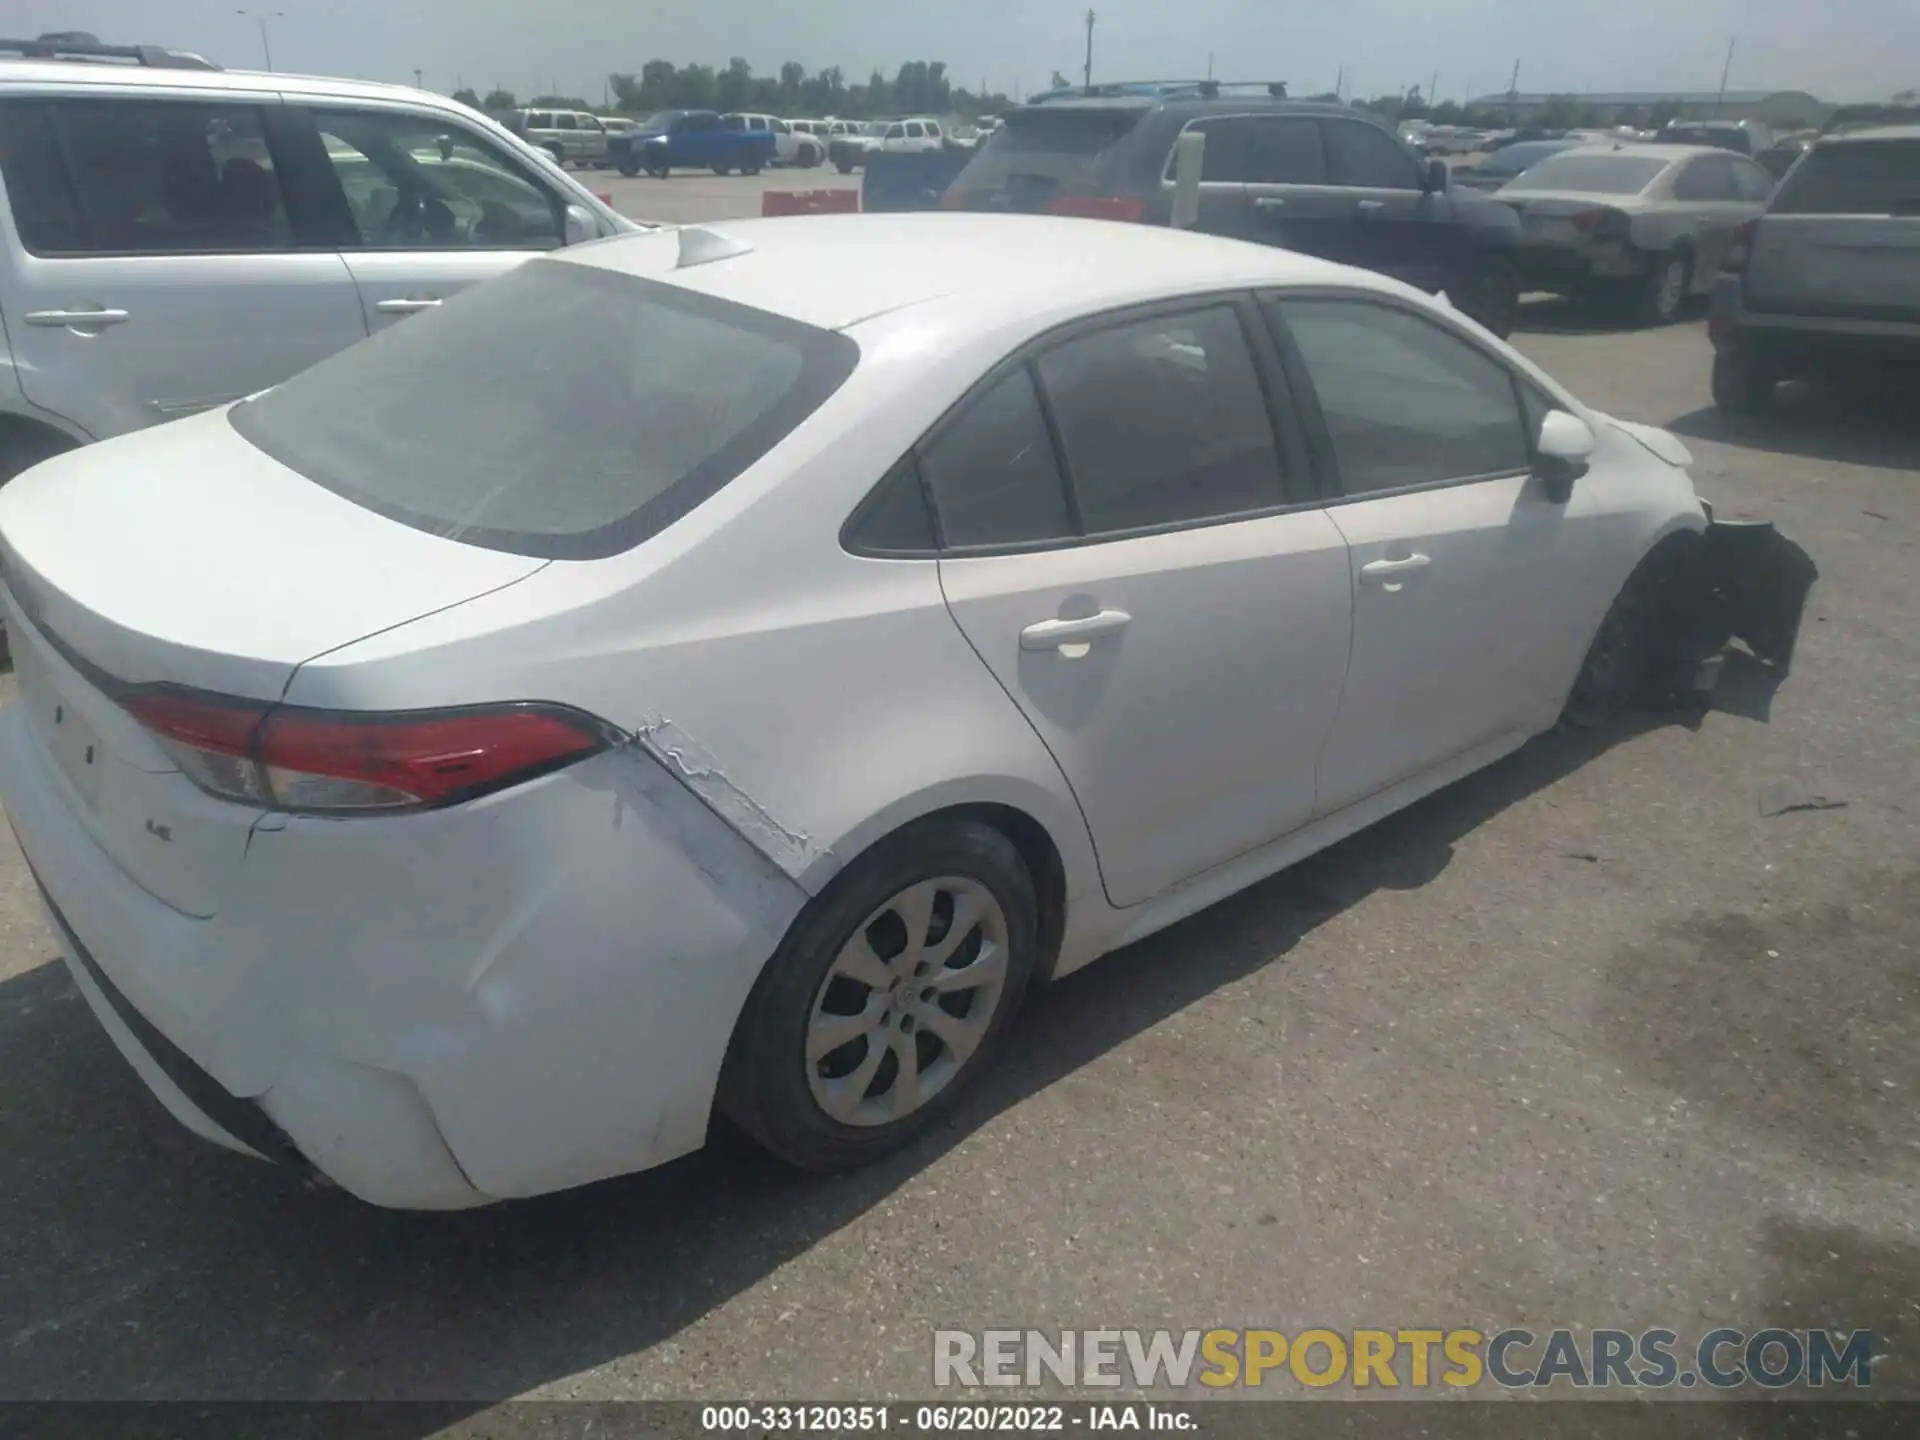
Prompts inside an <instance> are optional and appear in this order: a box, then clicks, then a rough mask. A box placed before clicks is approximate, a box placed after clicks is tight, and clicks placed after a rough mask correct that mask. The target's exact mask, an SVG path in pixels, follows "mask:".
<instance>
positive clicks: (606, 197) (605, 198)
mask: <svg viewBox="0 0 1920 1440" xmlns="http://www.w3.org/2000/svg"><path fill="white" fill-rule="evenodd" d="M593 198H594V199H596V200H598V201H599V202H600V203H601V204H602V205H611V204H613V192H612V191H611V190H596V191H594V192H593Z"/></svg>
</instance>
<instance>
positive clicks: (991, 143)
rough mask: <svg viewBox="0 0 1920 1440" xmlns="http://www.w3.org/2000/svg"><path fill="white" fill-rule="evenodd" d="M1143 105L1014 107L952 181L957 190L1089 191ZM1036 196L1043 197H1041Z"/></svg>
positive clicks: (1133, 125) (1130, 127)
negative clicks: (1087, 107)
mask: <svg viewBox="0 0 1920 1440" xmlns="http://www.w3.org/2000/svg"><path fill="white" fill-rule="evenodd" d="M1145 113H1146V112H1145V111H1144V110H1121V109H1114V110H1099V109H1094V110H1049V109H1047V108H1046V107H1044V106H1037V107H1035V108H1034V109H1032V110H1023V111H1015V112H1014V113H1013V114H1012V115H1010V116H1008V117H1007V123H1006V124H1005V125H1002V126H1001V127H1000V128H999V129H998V130H996V131H994V132H993V135H992V137H991V138H990V139H988V141H987V143H986V144H985V145H983V146H981V147H980V150H979V152H978V153H977V154H976V155H975V156H974V157H973V159H972V161H970V162H969V163H968V165H967V168H966V169H965V170H963V171H962V172H961V174H960V177H959V179H958V180H957V181H956V182H955V183H956V184H957V185H959V186H960V187H961V188H963V189H969V190H971V189H978V188H981V187H994V186H1000V187H1005V188H1007V189H1010V190H1018V189H1024V188H1033V189H1035V190H1038V191H1043V192H1045V193H1046V195H1051V194H1052V193H1054V192H1058V193H1061V194H1085V193H1090V192H1088V191H1087V189H1086V188H1085V187H1087V186H1090V185H1093V184H1094V183H1096V182H1097V180H1098V179H1099V178H1100V177H1101V176H1102V175H1103V174H1104V171H1105V165H1106V159H1107V156H1108V155H1109V154H1110V153H1111V152H1112V151H1113V150H1114V148H1115V147H1116V146H1118V145H1119V144H1120V142H1121V141H1123V140H1125V139H1126V138H1127V136H1128V135H1130V134H1132V133H1133V129H1134V127H1135V126H1136V125H1138V124H1139V123H1140V119H1141V117H1142V116H1143V115H1144V114H1145ZM1041 198H1045V197H1044V196H1042V197H1041Z"/></svg>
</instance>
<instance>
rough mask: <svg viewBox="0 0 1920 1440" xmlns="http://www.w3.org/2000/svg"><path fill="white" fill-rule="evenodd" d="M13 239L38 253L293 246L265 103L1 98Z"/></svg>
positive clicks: (1, 146)
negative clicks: (16, 230) (15, 228)
mask: <svg viewBox="0 0 1920 1440" xmlns="http://www.w3.org/2000/svg"><path fill="white" fill-rule="evenodd" d="M0 167H4V172H5V175H6V181H7V192H8V196H9V198H10V200H11V201H12V205H13V210H14V218H15V223H16V224H17V225H18V226H19V229H20V232H21V240H22V242H23V243H24V244H25V245H26V246H27V248H28V249H29V250H30V251H32V252H33V253H36V254H43V255H53V254H63V255H192V254H202V253H207V252H216V253H218V252H236V251H237V252H243V253H255V252H261V251H281V250H289V249H292V248H293V246H294V232H293V225H292V222H291V221H290V220H289V218H288V215H287V202H286V196H285V194H284V193H283V192H282V190H281V185H280V177H279V171H278V167H277V166H276V164H275V161H274V155H273V149H272V147H271V145H269V143H268V141H267V137H266V130H265V121H264V117H263V115H262V113H261V111H260V110H259V109H258V108H257V107H254V106H250V105H218V104H212V105H210V104H202V103H199V102H194V101H174V100H159V101H150V100H119V99H115V100H77V99H76V100H66V99H60V100H48V101H27V102H12V103H9V104H6V105H4V106H0Z"/></svg>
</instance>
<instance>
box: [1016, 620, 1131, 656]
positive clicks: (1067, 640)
mask: <svg viewBox="0 0 1920 1440" xmlns="http://www.w3.org/2000/svg"><path fill="white" fill-rule="evenodd" d="M1132 619H1133V617H1132V616H1131V615H1129V614H1127V612H1126V611H1124V610H1102V611H1101V612H1100V613H1099V614H1098V615H1089V616H1087V617H1086V618H1085V619H1082V620H1041V621H1037V622H1036V623H1034V624H1032V625H1029V626H1027V628H1026V629H1024V630H1022V631H1021V632H1020V648H1021V649H1022V650H1053V649H1057V648H1059V647H1060V646H1063V645H1084V644H1085V643H1086V642H1087V641H1089V640H1097V639H1099V638H1100V637H1101V636H1102V635H1112V634H1114V633H1116V632H1118V631H1121V630H1124V629H1126V628H1127V625H1128V624H1129V623H1130V622H1131V621H1132Z"/></svg>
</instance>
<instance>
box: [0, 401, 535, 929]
mask: <svg viewBox="0 0 1920 1440" xmlns="http://www.w3.org/2000/svg"><path fill="white" fill-rule="evenodd" d="M544 563H545V562H543V561H541V560H539V559H537V558H533V557H528V556H520V555H512V554H506V553H503V552H500V551H495V550H487V549H482V548H479V547H476V546H470V545H463V544H460V543H458V542H455V541H451V540H447V539H443V538H439V537H436V536H433V535H429V534H427V533H425V532H422V531H419V530H415V529H411V528H409V527H408V526H405V525H402V524H398V523H396V522H394V521H392V520H389V519H386V518H384V517H382V516H380V515H378V514H375V513H374V512H373V511H371V510H367V509H364V508H362V507H361V506H359V505H356V504H354V503H353V502H352V501H350V500H347V499H345V498H344V497H341V496H338V495H335V494H332V493H330V492H329V491H327V490H324V489H322V488H321V487H320V486H318V485H315V484H313V483H311V482H310V481H308V480H305V479H303V478H302V477H300V476H299V475H297V474H295V473H294V472H293V471H291V470H289V469H287V468H286V467H284V466H282V465H280V464H279V463H278V462H276V461H274V460H272V459H271V458H269V457H268V456H266V455H265V454H263V453H262V452H260V451H259V450H257V449H255V448H254V447H253V446H251V445H249V444H248V443H247V442H246V441H245V440H243V439H242V438H241V437H240V436H239V435H237V434H236V433H235V432H234V431H233V429H232V427H231V425H230V424H229V423H228V420H227V417H226V415H225V414H224V413H216V414H210V415H205V416H199V417H196V418H193V419H190V420H184V421H180V422H178V423H176V424H173V425H169V426H165V427H163V428H161V429H159V430H154V431H148V432H145V433H143V434H140V435H137V436H130V437H126V438H124V439H121V440H113V441H107V442H105V443H103V444H100V445H96V446H91V447H88V448H87V449H84V450H80V451H75V452H72V453H70V454H68V455H65V456H61V457H59V458H57V459H55V460H52V461H49V462H47V463H46V464H44V465H41V466H38V467H36V468H34V469H33V470H30V471H28V472H27V473H26V474H24V475H21V476H19V477H17V478H16V479H15V480H13V481H12V482H11V483H10V484H9V485H8V486H7V487H6V489H5V490H4V492H0V566H3V567H4V576H5V581H6V586H7V590H8V593H9V595H10V597H11V602H12V605H11V618H13V619H14V620H16V621H17V622H18V623H17V624H16V625H15V627H14V628H15V631H16V633H15V634H14V636H13V637H12V638H13V648H14V652H15V661H16V667H17V670H18V678H19V685H20V695H21V701H22V703H23V705H24V706H25V708H26V710H27V712H28V714H29V716H30V717H31V720H32V723H33V725H34V728H35V734H36V737H37V739H38V741H39V742H40V744H42V745H43V746H44V748H45V751H46V753H47V756H48V758H49V760H50V761H51V762H52V765H53V767H54V768H56V769H57V770H58V771H59V773H60V774H61V775H62V776H63V777H64V779H65V782H66V783H65V786H64V787H63V789H64V794H65V796H66V798H67V800H68V803H69V804H70V806H71V807H72V808H73V810H74V811H75V813H76V815H77V816H78V817H79V819H80V820H81V822H82V823H83V824H84V825H85V827H86V828H87V830H88V831H89V832H90V833H91V834H92V835H93V837H94V839H95V840H96V841H97V842H98V843H99V845H100V846H101V848H102V849H104V850H105V851H106V852H107V854H108V855H109V856H110V857H111V858H112V859H113V860H114V861H115V862H116V863H117V864H119V866H120V867H121V868H122V869H123V870H124V871H125V872H126V873H127V874H128V875H130V876H131V877H132V878H133V879H134V880H135V881H136V882H137V883H139V884H140V885H141V886H142V887H144V888H145V889H146V890H147V891H148V892H149V893H150V894H152V895H154V896H155V897H156V898H158V899H160V900H162V901H164V902H166V903H167V904H169V905H172V906H173V907H174V908H175V909H177V910H180V911H182V912H183V913H185V914H188V915H196V916H205V915H210V914H213V913H215V911H216V910H217V908H218V895H219V892H220V889H221V886H222V884H223V882H224V881H225V880H226V879H227V878H228V877H230V875H231V873H232V872H233V871H234V870H236V869H237V868H238V866H239V863H240V860H241V857H242V856H243V855H244V853H245V848H246V842H247V836H248V833H249V831H250V829H251V827H252V825H253V823H254V822H255V821H256V820H257V819H258V817H259V813H260V812H259V811H257V810H253V809H250V808H249V807H247V806H242V805H235V804H232V803H229V802H225V801H219V800H215V799H213V798H212V797H210V796H207V795H204V794H203V793H202V792H200V791H199V790H197V789H195V788H194V787H193V786H192V785H191V784H190V783H189V782H188V781H187V780H186V779H185V777H184V776H183V775H181V774H180V772H179V769H178V767H177V766H176V765H175V764H174V763H173V762H172V760H171V759H170V758H169V757H168V755H167V753H166V751H165V750H164V749H163V748H162V747H161V746H160V744H159V743H158V742H157V741H156V740H155V739H154V737H153V736H152V735H150V734H149V733H148V732H147V731H146V730H145V729H144V728H143V727H142V726H141V725H140V724H139V723H138V722H136V721H135V720H134V718H133V716H132V715H131V714H129V713H128V712H127V710H126V709H125V708H123V706H122V704H121V701H122V699H124V698H125V697H126V696H127V695H128V694H129V693H130V692H131V691H132V690H134V689H135V688H136V687H144V686H155V685H165V686H173V687H178V688H181V689H185V690H192V691H202V692H209V693H212V694H216V695H226V696H235V697H240V698H243V699H249V700H257V701H263V702H267V703H271V702H274V701H277V700H279V699H280V697H281V696H282V695H283V694H284V693H285V690H286V687H287V685H288V683H289V682H290V681H291V680H292V678H293V675H294V672H295V671H296V670H297V669H298V668H299V666H300V664H301V663H302V662H303V661H305V660H308V659H310V658H312V657H314V656H316V655H319V654H323V653H325V652H326V651H329V650H332V649H334V648H336V647H338V646H341V645H345V644H347V643H349V642H351V641H354V640H358V639H361V638H363V637H365V636H368V635H371V634H374V633H376V632H378V631H381V630H384V629H387V628H389V627H391V626H394V625H399V624H403V623H405V622H406V621H408V620H412V619H416V618H418V617H420V616H422V615H425V614H428V613H431V612H433V611H435V610H440V609H444V608H447V607H449V606H452V605H456V604H459V603H460V602H462V601H464V600H467V599H470V598H472V597H474V596H476V595H480V594H483V593H485V592H487V591H490V590H495V589H499V588H501V587H503V586H506V585H510V584H513V583H514V582H515V581H517V580H520V579H523V578H525V577H526V576H528V575H530V574H532V573H534V572H535V571H536V570H538V569H540V568H541V566H542V565H543V564H544Z"/></svg>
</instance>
